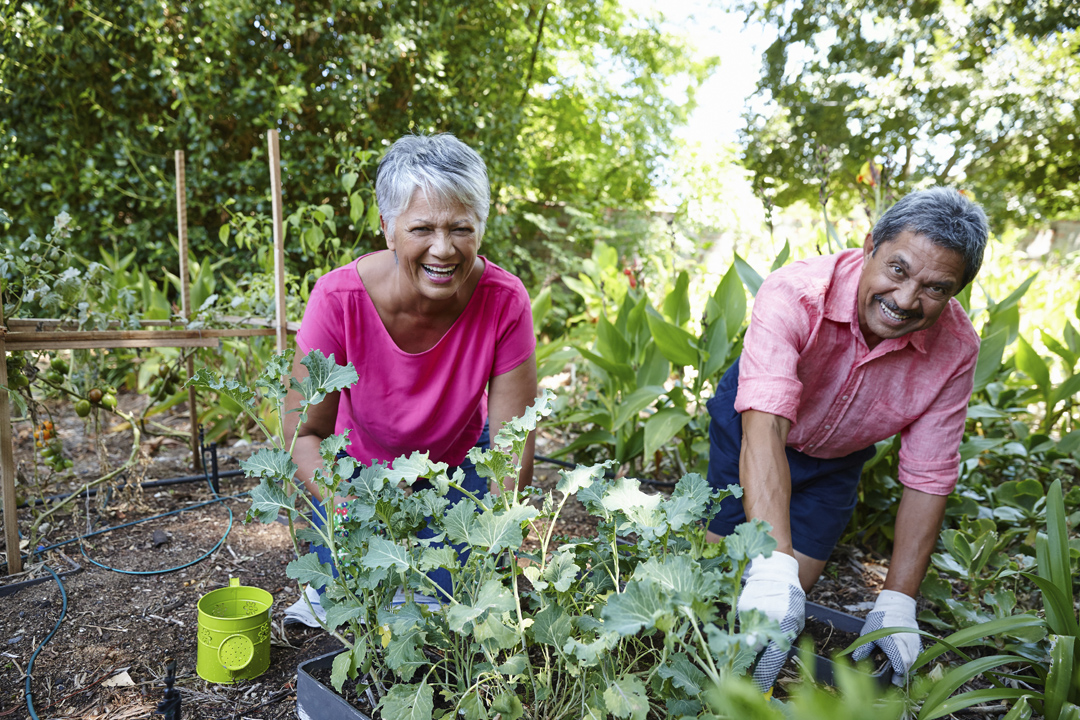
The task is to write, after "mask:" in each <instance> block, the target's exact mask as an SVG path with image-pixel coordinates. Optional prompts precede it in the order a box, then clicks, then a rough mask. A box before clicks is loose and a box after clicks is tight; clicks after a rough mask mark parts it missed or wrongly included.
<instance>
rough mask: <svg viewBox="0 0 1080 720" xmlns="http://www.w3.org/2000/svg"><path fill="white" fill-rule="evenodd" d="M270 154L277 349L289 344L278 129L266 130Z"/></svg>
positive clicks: (283, 349) (280, 350)
mask: <svg viewBox="0 0 1080 720" xmlns="http://www.w3.org/2000/svg"><path fill="white" fill-rule="evenodd" d="M266 144H267V146H268V148H269V151H270V152H269V155H270V203H271V207H272V208H273V213H274V288H275V291H276V292H275V296H276V300H277V302H276V305H277V350H278V352H285V348H286V347H287V346H288V318H286V317H285V223H284V219H283V215H282V210H281V148H280V146H279V144H278V131H277V130H267V131H266Z"/></svg>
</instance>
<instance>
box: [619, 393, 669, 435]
mask: <svg viewBox="0 0 1080 720" xmlns="http://www.w3.org/2000/svg"><path fill="white" fill-rule="evenodd" d="M665 392H667V391H666V390H665V389H664V388H663V387H662V386H660V385H649V386H647V387H640V388H638V389H637V390H635V391H634V392H632V393H630V394H629V395H627V396H625V397H624V398H623V399H622V402H621V403H619V406H618V409H616V411H615V421H614V423H613V424H612V426H611V431H612V432H618V431H619V428H621V427H622V426H623V425H625V424H626V423H627V422H628V421H629V420H630V419H631V418H633V417H637V415H638V414H639V413H640V412H641V411H642V410H644V409H645V408H647V407H649V406H650V405H652V404H653V403H654V402H656V399H657V398H658V397H660V396H661V395H663V394H664V393H665Z"/></svg>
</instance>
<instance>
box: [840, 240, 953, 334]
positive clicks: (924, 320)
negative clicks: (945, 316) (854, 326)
mask: <svg viewBox="0 0 1080 720" xmlns="http://www.w3.org/2000/svg"><path fill="white" fill-rule="evenodd" d="M963 277H964V258H963V256H962V255H961V254H960V253H958V252H956V251H955V250H949V249H947V248H943V247H941V246H940V245H935V244H934V242H933V241H931V240H930V238H928V237H926V236H925V235H916V234H915V233H912V232H910V231H907V230H905V231H904V232H902V233H900V234H899V235H897V236H896V238H895V239H893V240H891V241H889V242H884V243H882V244H881V245H879V246H878V249H877V251H876V252H875V251H874V246H873V242H872V241H871V240H870V238H867V239H866V244H865V245H864V246H863V268H862V274H861V275H860V276H859V296H858V303H859V304H858V311H859V328H860V329H861V330H862V333H863V337H864V338H865V339H866V344H867V346H869V347H871V348H872V347H874V346H875V345H877V344H878V342H880V341H881V340H886V339H888V338H898V337H902V336H904V335H907V334H908V333H913V332H916V331H918V330H925V329H927V328H928V327H930V326H932V325H933V324H934V323H935V322H937V319H938V318H939V317H940V316H941V313H942V312H944V310H945V307H946V306H947V305H948V304H949V300H950V299H951V298H952V296H953V295H955V294H956V293H957V292H959V291H960V283H961V282H962V278H963Z"/></svg>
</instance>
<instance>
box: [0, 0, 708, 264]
mask: <svg viewBox="0 0 1080 720" xmlns="http://www.w3.org/2000/svg"><path fill="white" fill-rule="evenodd" d="M0 13H2V15H0V48H2V50H0V94H2V95H3V96H4V107H5V110H4V113H3V114H2V115H0V197H3V206H4V207H5V209H7V210H8V211H9V213H10V214H11V216H12V217H13V219H14V224H13V225H12V227H11V228H9V230H8V237H9V238H17V239H21V238H22V237H25V236H26V235H27V234H28V233H29V232H30V231H32V230H35V231H37V232H42V229H43V228H46V227H48V225H49V224H50V223H51V218H52V216H53V215H55V214H56V213H58V212H60V211H62V210H67V211H68V212H70V213H71V214H72V215H73V216H74V217H75V219H76V221H77V223H78V225H79V226H80V231H77V232H76V234H75V235H74V236H73V238H72V241H73V242H74V243H76V244H77V245H80V244H81V245H82V246H83V247H87V248H89V247H90V246H91V245H92V244H94V243H100V242H102V241H108V240H110V239H112V240H116V241H118V242H119V243H120V244H121V245H122V246H128V247H131V246H134V247H138V248H140V255H141V257H142V258H143V259H144V260H150V259H156V256H158V255H163V256H168V257H170V258H171V256H172V252H173V251H172V250H170V248H169V241H168V238H169V235H171V234H175V222H174V221H173V220H172V218H173V216H174V211H173V207H174V194H173V169H172V151H173V150H174V149H184V150H186V152H187V185H188V214H189V222H190V224H191V237H192V242H193V245H194V246H195V247H196V248H199V249H201V250H207V249H210V248H212V247H213V246H214V244H215V243H217V242H218V240H217V238H218V231H219V228H220V227H221V226H222V225H223V224H224V223H227V222H228V220H229V215H228V213H226V212H225V211H223V207H224V206H225V205H226V204H227V203H230V202H231V203H233V205H232V210H231V211H232V212H236V213H239V214H248V213H268V212H269V195H268V172H267V165H266V149H265V133H266V130H267V129H268V128H275V127H276V128H279V129H280V130H281V132H282V155H283V184H284V192H285V202H286V205H287V206H289V205H290V204H293V205H295V204H297V203H304V202H308V203H315V204H319V205H322V206H324V207H325V206H327V205H329V206H330V207H331V208H332V209H333V210H334V215H335V217H336V218H337V220H338V223H337V226H336V230H335V232H337V233H338V234H339V235H342V236H344V240H345V242H346V244H349V245H351V244H353V243H357V242H359V244H360V245H361V246H363V245H365V244H368V245H371V244H374V238H373V237H372V235H371V233H370V231H367V235H366V236H365V226H369V225H368V224H366V223H362V222H360V223H358V222H352V223H350V222H349V220H348V218H349V205H348V199H347V193H346V192H345V191H344V190H343V189H342V185H341V183H340V182H339V181H338V180H337V179H336V178H335V168H336V167H337V165H338V163H339V161H341V160H342V159H347V158H350V157H353V158H355V156H354V155H353V152H354V151H356V150H360V151H369V153H368V154H367V155H362V156H361V157H362V158H364V159H365V160H364V161H363V162H362V161H355V162H356V163H358V169H359V170H361V171H363V170H364V169H365V167H366V168H367V169H369V170H370V169H371V165H370V163H371V162H373V160H374V159H376V158H377V157H378V156H379V155H380V154H381V152H382V151H383V149H384V148H385V147H386V146H387V145H389V143H390V142H392V141H393V140H395V139H396V138H397V137H400V136H401V135H402V134H405V133H408V132H417V131H419V132H440V131H448V132H453V133H454V134H456V135H458V136H459V137H460V138H462V139H463V140H464V141H465V142H467V143H469V144H470V145H472V146H473V147H474V148H476V149H477V150H478V151H479V152H480V153H481V155H482V156H483V157H484V158H485V160H486V161H487V163H488V166H489V173H490V175H491V179H492V186H493V189H494V191H495V193H496V196H495V200H496V208H498V212H499V217H497V218H492V223H491V224H490V226H489V228H490V229H489V234H488V238H489V243H490V244H489V246H488V247H489V251H492V250H494V251H495V254H496V255H498V251H499V249H500V248H503V249H505V250H509V248H510V247H513V246H515V245H517V244H518V242H519V241H520V240H521V239H522V234H523V233H524V234H525V235H528V232H529V227H531V226H529V225H528V223H525V222H524V221H522V219H521V218H522V214H521V213H522V212H524V210H525V209H536V208H537V207H541V208H542V207H546V206H550V205H558V206H561V205H566V204H570V205H587V204H589V203H600V204H603V205H607V206H613V207H622V208H631V209H632V208H641V207H643V204H644V203H645V202H646V201H648V200H649V199H650V198H651V197H652V195H653V192H654V188H653V182H654V170H655V167H656V165H657V163H658V162H659V161H660V160H661V158H663V157H664V156H665V154H666V153H667V152H668V151H669V146H670V138H671V130H672V128H673V127H674V126H675V124H676V123H677V122H678V121H679V120H680V119H681V118H683V117H684V113H685V112H686V111H687V108H688V107H689V106H690V104H691V103H692V97H693V89H694V87H695V86H696V85H697V84H698V83H699V82H700V80H701V79H702V78H703V76H704V74H705V73H706V72H707V70H708V69H709V67H710V64H709V63H698V64H695V63H694V61H692V60H691V59H689V58H690V57H691V53H688V52H684V47H683V44H682V40H681V39H679V38H676V37H671V36H670V35H667V34H665V33H663V32H661V31H660V30H659V29H658V27H657V26H656V24H655V23H653V22H648V21H644V20H641V19H639V18H637V17H635V16H632V15H627V14H626V13H624V11H623V10H621V9H620V7H619V5H618V3H615V2H612V1H611V0H608V1H606V2H599V3H597V2H589V1H588V0H569V1H567V2H560V3H550V2H545V1H544V0H532V1H531V2H524V1H516V0H477V1H476V2H469V3H432V2H413V3H405V2H384V1H379V0H282V1H281V2H275V3H270V4H267V3H263V2H257V1H256V0H198V1H188V2H179V1H176V0H132V1H131V2H123V3H105V2H100V1H99V0H73V1H72V2H66V3H53V2H44V1H34V0H27V1H25V2H21V3H19V4H17V5H16V6H14V8H12V7H11V6H8V8H7V9H5V10H2V11H0ZM679 76H685V77H684V78H683V79H681V80H680V82H685V83H686V84H687V85H688V87H689V98H690V100H688V101H687V103H685V104H681V105H680V104H679V103H676V102H674V101H672V100H671V99H669V98H668V97H667V96H666V95H665V94H664V92H663V90H664V88H665V86H666V84H667V83H669V82H672V81H674V80H675V79H676V78H678V77H679ZM364 162H367V163H368V164H367V165H364ZM370 175H371V178H373V173H371V174H370ZM366 180H370V178H365V177H364V176H363V175H362V174H361V181H362V182H363V181H366ZM526 239H527V238H526ZM290 252H291V253H293V255H294V256H293V257H292V261H293V263H294V265H296V264H297V263H299V265H300V266H303V258H302V257H298V256H297V253H301V251H300V250H298V249H297V248H296V247H294V246H292V245H290ZM519 259H520V258H519ZM511 264H513V263H512V261H511Z"/></svg>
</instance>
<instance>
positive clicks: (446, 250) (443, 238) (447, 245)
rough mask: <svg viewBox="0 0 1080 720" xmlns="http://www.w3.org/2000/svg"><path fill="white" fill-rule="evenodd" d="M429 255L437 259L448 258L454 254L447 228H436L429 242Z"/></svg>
mask: <svg viewBox="0 0 1080 720" xmlns="http://www.w3.org/2000/svg"><path fill="white" fill-rule="evenodd" d="M431 254H432V255H434V256H435V257H438V258H449V257H451V256H453V254H454V243H453V242H452V241H451V238H450V230H449V228H438V229H436V231H435V237H434V239H433V240H432V242H431Z"/></svg>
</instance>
